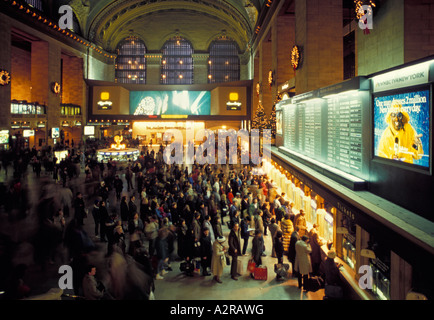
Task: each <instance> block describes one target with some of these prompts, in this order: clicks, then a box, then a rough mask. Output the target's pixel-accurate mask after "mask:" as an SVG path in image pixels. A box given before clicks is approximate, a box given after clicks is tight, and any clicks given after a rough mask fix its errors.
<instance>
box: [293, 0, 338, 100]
mask: <svg viewBox="0 0 434 320" xmlns="http://www.w3.org/2000/svg"><path fill="white" fill-rule="evenodd" d="M342 14H343V13H342V1H341V0H330V1H319V0H295V42H296V45H298V46H299V47H300V51H301V55H302V56H301V65H300V68H299V69H298V70H297V72H296V93H297V94H300V93H303V92H308V91H312V90H316V89H319V88H322V87H326V86H329V85H332V84H334V83H338V82H341V81H343V40H342Z"/></svg>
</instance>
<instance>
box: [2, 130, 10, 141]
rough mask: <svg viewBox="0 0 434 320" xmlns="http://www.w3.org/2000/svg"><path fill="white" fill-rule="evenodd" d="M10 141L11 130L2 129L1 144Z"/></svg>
mask: <svg viewBox="0 0 434 320" xmlns="http://www.w3.org/2000/svg"><path fill="white" fill-rule="evenodd" d="M6 143H9V130H1V131H0V144H6Z"/></svg>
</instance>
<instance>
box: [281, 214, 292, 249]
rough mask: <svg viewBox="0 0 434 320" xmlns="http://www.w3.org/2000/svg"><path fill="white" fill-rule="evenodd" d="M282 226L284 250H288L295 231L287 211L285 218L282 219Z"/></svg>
mask: <svg viewBox="0 0 434 320" xmlns="http://www.w3.org/2000/svg"><path fill="white" fill-rule="evenodd" d="M280 227H281V229H282V234H283V239H282V240H283V250H284V251H285V252H288V248H289V243H290V241H291V235H292V233H293V232H294V226H293V224H292V221H291V219H290V216H289V214H288V213H286V214H285V216H284V217H283V219H282V220H281V221H280Z"/></svg>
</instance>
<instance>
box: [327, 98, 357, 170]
mask: <svg viewBox="0 0 434 320" xmlns="http://www.w3.org/2000/svg"><path fill="white" fill-rule="evenodd" d="M327 112H328V115H327V162H330V163H333V164H335V165H337V166H338V167H341V168H345V169H346V170H344V171H349V170H350V169H352V170H356V171H360V170H362V142H363V141H362V101H361V99H358V97H357V96H356V95H354V96H344V97H339V98H330V99H327Z"/></svg>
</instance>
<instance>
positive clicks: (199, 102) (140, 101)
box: [130, 90, 211, 116]
mask: <svg viewBox="0 0 434 320" xmlns="http://www.w3.org/2000/svg"><path fill="white" fill-rule="evenodd" d="M130 114H131V115H157V116H160V115H199V116H202V115H210V114H211V92H209V91H186V90H184V91H131V92H130Z"/></svg>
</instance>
